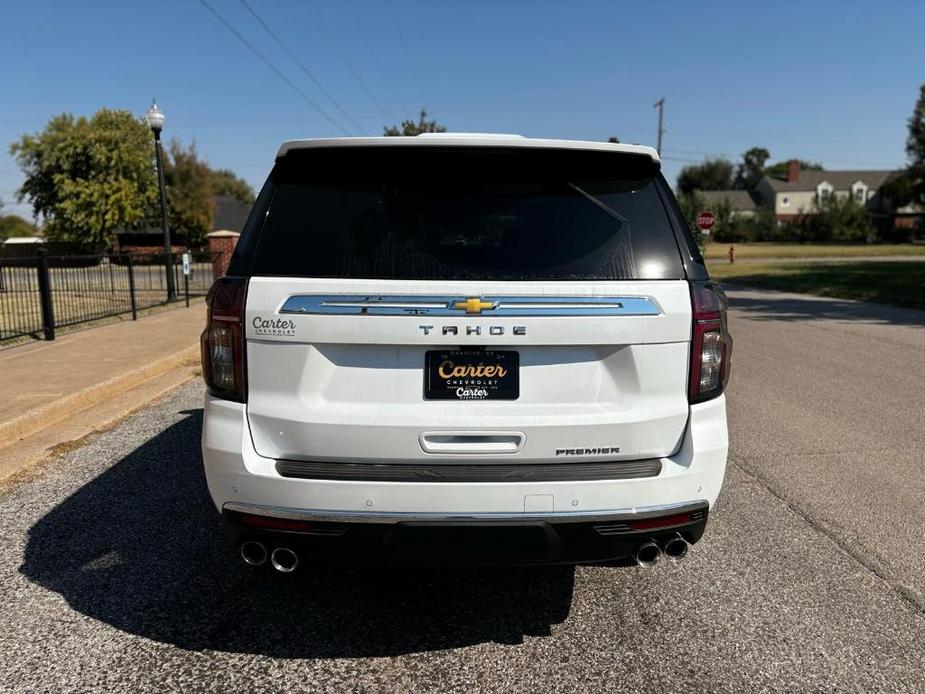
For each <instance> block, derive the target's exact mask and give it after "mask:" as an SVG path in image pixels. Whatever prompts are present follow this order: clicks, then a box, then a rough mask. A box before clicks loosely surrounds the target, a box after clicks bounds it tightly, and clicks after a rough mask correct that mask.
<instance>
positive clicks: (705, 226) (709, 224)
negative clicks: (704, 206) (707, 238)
mask: <svg viewBox="0 0 925 694" xmlns="http://www.w3.org/2000/svg"><path fill="white" fill-rule="evenodd" d="M714 224H716V215H715V214H713V213H712V212H710V211H709V210H704V211H703V212H701V213H700V214H698V215H697V226H698V227H700V230H701V231H710V229H712V228H713V225H714Z"/></svg>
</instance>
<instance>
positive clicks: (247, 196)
mask: <svg viewBox="0 0 925 694" xmlns="http://www.w3.org/2000/svg"><path fill="white" fill-rule="evenodd" d="M210 185H211V187H212V194H213V195H228V196H230V197H232V198H235V199H236V200H240V201H241V202H243V203H244V204H245V205H253V204H254V200H255V199H256V197H255V195H254V189H253V188H251V186H250V184H249V183H248V182H247V181H245V180H244V179H243V178H238V177H237V176H236V175H235V174H234V172H233V171H230V170H229V169H217V170H215V169H213V170H212V171H211V172H210Z"/></svg>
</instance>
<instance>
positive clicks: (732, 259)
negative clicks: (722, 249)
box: [729, 246, 736, 265]
mask: <svg viewBox="0 0 925 694" xmlns="http://www.w3.org/2000/svg"><path fill="white" fill-rule="evenodd" d="M735 261H736V247H735V246H729V264H730V265H732V264H733V263H734V262H735Z"/></svg>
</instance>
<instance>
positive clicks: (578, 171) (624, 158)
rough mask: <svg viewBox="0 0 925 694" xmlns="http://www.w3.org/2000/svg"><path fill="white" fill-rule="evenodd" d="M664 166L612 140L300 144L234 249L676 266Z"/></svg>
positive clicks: (310, 270) (283, 267)
mask: <svg viewBox="0 0 925 694" xmlns="http://www.w3.org/2000/svg"><path fill="white" fill-rule="evenodd" d="M659 176H660V174H659V173H658V168H657V166H656V165H654V164H653V162H652V161H651V159H650V158H649V157H646V156H641V155H630V154H616V153H612V152H588V151H568V150H541V149H526V148H522V149H518V148H475V147H473V148H447V147H442V148H440V147H433V148H431V147H377V148H372V147H363V148H350V149H344V148H341V149H327V150H325V149H321V150H302V151H296V152H291V153H290V154H288V155H287V156H286V157H285V158H284V159H282V160H281V161H279V162H278V163H277V165H276V167H275V168H274V170H273V173H272V174H271V177H270V181H269V183H268V188H269V190H267V191H264V194H262V195H261V198H263V205H265V206H266V213H265V215H261V214H256V215H254V217H255V218H257V219H259V218H260V217H261V216H262V217H263V224H262V228H259V229H257V228H249V229H247V230H246V231H245V238H243V239H242V243H241V244H239V248H238V252H239V255H247V256H249V259H250V260H251V263H250V271H251V273H252V274H254V275H275V276H294V277H327V278H369V279H407V280H418V279H420V280H424V279H434V280H479V279H497V280H576V279H577V280H581V279H587V280H617V279H665V278H675V279H678V278H683V277H684V271H683V267H682V264H681V258H680V254H679V251H678V247H677V243H676V241H675V237H674V234H673V232H672V230H671V227H670V226H669V221H668V217H667V214H666V211H665V207H664V205H663V203H662V200H661V198H660V196H659V192H658V190H657V185H656V180H657V178H658V177H659ZM260 204H261V203H260V202H258V205H260ZM249 226H251V225H249ZM253 226H256V225H253ZM236 260H237V261H238V262H237V263H236V264H238V265H240V263H241V262H243V261H244V260H245V259H244V258H238V259H236Z"/></svg>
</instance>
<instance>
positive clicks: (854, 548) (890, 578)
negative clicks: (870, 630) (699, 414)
mask: <svg viewBox="0 0 925 694" xmlns="http://www.w3.org/2000/svg"><path fill="white" fill-rule="evenodd" d="M736 457H738V455H737V456H736ZM728 461H729V463H731V464H732V465H735V466H736V467H737V468H738V469H739V471H740V472H741V473H742V474H744V475H745V476H746V477H748V478H750V479H752V480H754V481H755V482H757V483H758V484H759V485H761V487H763V488H764V489H766V490H767V491H768V493H769V494H770V495H771V496H773V497H774V498H775V499H777V500H779V501H780V502H781V503H783V504H784V505H786V506H787V508H789V509H790V510H791V511H793V513H795V514H796V515H797V516H799V517H800V518H802V519H803V520H804V521H805V522H806V523H807V524H808V525H810V526H811V527H812V528H814V529H815V530H817V531H818V532H820V533H821V534H823V535H825V536H826V537H827V538H828V539H829V540H831V541H832V542H833V543H834V544H835V545H836V546H837V547H838V548H839V549H841V550H842V551H843V552H844V553H845V554H847V555H848V556H850V557H851V558H852V559H854V560H855V561H856V562H858V563H859V564H860V565H861V566H863V567H864V568H865V569H866V570H867V571H869V572H870V573H872V574H874V575H875V576H877V578H879V579H881V580H882V581H885V582H886V583H887V585H889V586H890V588H891V589H892V590H893V591H894V592H895V593H896V594H897V595H899V597H900V598H902V599H903V600H904V601H905V602H906V603H907V604H908V605H909V606H910V607H912V608H913V609H914V610H915V611H916V612H918V613H919V614H921V615H923V616H925V596H923V595H921V594H920V593H919V592H918V591H917V590H915V589H914V588H912V587H911V586H908V585H906V584H905V583H903V582H902V580H900V579H898V578H897V577H896V574H895V572H893V571H891V570H890V569H889V568H888V567H887V566H886V565H885V564H884V562H882V561H881V560H880V559H878V558H877V557H876V555H874V554H873V552H870V551H869V550H867V549H866V548H865V547H864V545H863V544H862V543H861V542H860V541H859V540H851V541H849V540H848V539H847V538H846V537H843V536H841V535H840V534H839V533H838V532H837V531H836V530H835V528H836V527H837V526H835V525H833V524H832V523H829V522H826V521H825V520H823V519H821V518H815V517H813V516H812V515H811V514H810V512H809V511H805V510H803V509H802V508H800V507H799V506H798V505H797V503H796V502H795V501H793V500H791V499H790V498H788V497H787V496H786V495H785V494H784V493H783V492H778V491H777V490H776V489H775V488H774V487H773V486H772V485H771V482H770V480H768V479H766V478H765V477H764V476H762V475H761V474H760V473H757V472H754V471H753V470H751V469H750V468H748V467H746V465H745V463H743V462H740V460H736V459H735V458H733V457H732V455H731V454H730V455H729V457H728Z"/></svg>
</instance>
